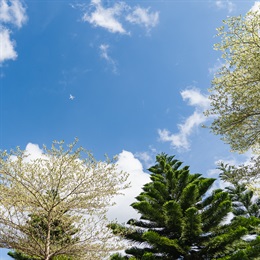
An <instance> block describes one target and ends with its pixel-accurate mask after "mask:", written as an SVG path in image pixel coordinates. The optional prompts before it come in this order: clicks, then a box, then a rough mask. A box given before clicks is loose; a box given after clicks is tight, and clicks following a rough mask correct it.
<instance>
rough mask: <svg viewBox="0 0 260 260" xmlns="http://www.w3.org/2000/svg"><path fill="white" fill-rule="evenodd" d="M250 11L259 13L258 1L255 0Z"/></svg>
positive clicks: (259, 5)
mask: <svg viewBox="0 0 260 260" xmlns="http://www.w3.org/2000/svg"><path fill="white" fill-rule="evenodd" d="M250 11H252V12H258V13H260V2H259V1H256V2H255V3H254V5H253V6H252V8H251V9H250Z"/></svg>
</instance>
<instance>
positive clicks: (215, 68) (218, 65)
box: [208, 59, 224, 75]
mask: <svg viewBox="0 0 260 260" xmlns="http://www.w3.org/2000/svg"><path fill="white" fill-rule="evenodd" d="M223 65H224V63H223V62H221V60H220V59H217V61H216V62H215V64H213V66H212V67H210V68H209V69H208V70H209V74H210V75H215V74H216V73H217V71H218V70H219V69H220V68H221V67H222V66H223Z"/></svg>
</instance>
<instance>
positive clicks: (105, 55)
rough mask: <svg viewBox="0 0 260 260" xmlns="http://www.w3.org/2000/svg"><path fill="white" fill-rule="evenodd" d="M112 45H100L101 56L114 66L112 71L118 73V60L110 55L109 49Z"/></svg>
mask: <svg viewBox="0 0 260 260" xmlns="http://www.w3.org/2000/svg"><path fill="white" fill-rule="evenodd" d="M109 48H110V46H109V45H108V44H101V45H100V46H99V49H100V52H101V53H100V56H101V58H102V59H104V60H106V61H107V62H108V63H109V64H110V65H111V66H112V71H113V72H114V73H117V66H116V62H115V61H114V60H113V59H112V58H111V57H110V56H109V55H108V49H109Z"/></svg>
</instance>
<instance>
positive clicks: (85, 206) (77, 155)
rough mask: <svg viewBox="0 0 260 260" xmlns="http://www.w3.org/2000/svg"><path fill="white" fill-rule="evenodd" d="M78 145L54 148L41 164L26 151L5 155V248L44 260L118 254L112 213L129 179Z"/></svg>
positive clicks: (1, 224) (0, 189) (1, 160)
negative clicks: (109, 211)
mask: <svg viewBox="0 0 260 260" xmlns="http://www.w3.org/2000/svg"><path fill="white" fill-rule="evenodd" d="M76 142H77V141H75V142H74V143H72V144H70V145H68V147H67V148H65V147H64V143H63V142H53V144H52V147H51V149H47V147H45V146H44V148H43V154H42V156H41V157H39V158H37V159H31V158H30V156H29V155H28V154H27V153H26V152H25V151H22V150H21V149H20V148H17V149H16V150H13V151H10V152H7V151H2V152H1V153H0V246H1V247H4V248H10V249H14V250H17V251H18V252H21V253H23V254H25V255H27V256H30V257H32V258H36V259H39V260H50V259H53V258H54V257H58V256H60V255H66V256H68V257H70V256H71V257H73V258H76V259H93V260H94V259H100V258H102V257H103V256H105V255H107V254H108V252H109V251H110V250H115V249H116V248H118V243H117V242H118V241H117V240H116V239H115V237H114V236H113V234H112V233H111V232H110V230H109V229H108V228H107V225H108V221H107V219H106V211H107V208H108V207H109V205H111V198H112V197H113V196H114V195H116V194H118V193H119V192H120V190H121V189H122V188H124V187H125V184H124V183H125V180H126V177H127V176H126V174H124V173H122V172H118V171H117V169H116V164H115V163H114V162H113V161H109V160H107V161H106V162H98V161H96V160H95V159H94V157H93V156H92V155H91V154H90V153H88V152H86V151H85V150H84V149H83V148H81V147H79V148H76ZM59 229H62V230H59ZM65 234H66V235H65Z"/></svg>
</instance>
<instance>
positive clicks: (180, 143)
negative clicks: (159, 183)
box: [158, 88, 210, 150]
mask: <svg viewBox="0 0 260 260" xmlns="http://www.w3.org/2000/svg"><path fill="white" fill-rule="evenodd" d="M181 96H182V98H183V100H188V104H189V105H191V106H195V111H194V112H193V114H192V115H190V116H189V117H188V118H186V120H185V121H184V123H182V124H178V129H179V132H178V133H175V134H172V133H171V132H170V131H168V130H167V129H163V130H161V129H159V130H158V134H159V140H160V141H162V142H170V143H171V145H172V146H173V147H175V148H177V149H184V150H188V149H189V148H190V141H189V136H190V135H191V134H192V133H193V131H194V129H196V128H197V127H198V126H200V125H201V124H202V123H204V122H205V121H206V120H207V118H206V117H205V116H204V114H203V111H204V110H205V109H206V108H208V107H209V105H210V101H209V99H208V97H207V96H205V95H203V94H201V93H200V90H199V89H196V88H192V89H186V90H184V91H182V92H181Z"/></svg>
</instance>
